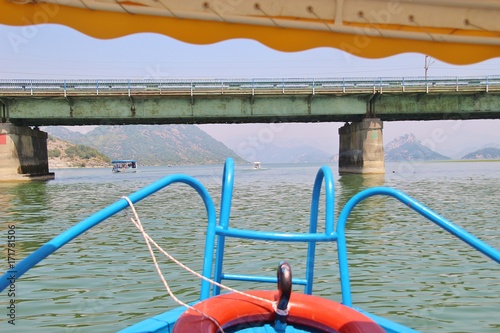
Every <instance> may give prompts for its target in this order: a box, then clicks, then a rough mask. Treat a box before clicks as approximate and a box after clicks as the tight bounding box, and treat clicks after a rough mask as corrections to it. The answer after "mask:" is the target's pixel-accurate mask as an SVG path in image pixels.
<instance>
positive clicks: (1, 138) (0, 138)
mask: <svg viewBox="0 0 500 333" xmlns="http://www.w3.org/2000/svg"><path fill="white" fill-rule="evenodd" d="M5 144H7V134H0V145H5Z"/></svg>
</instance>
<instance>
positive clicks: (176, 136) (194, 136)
mask: <svg viewBox="0 0 500 333" xmlns="http://www.w3.org/2000/svg"><path fill="white" fill-rule="evenodd" d="M43 130H44V131H46V132H48V133H49V134H51V135H53V136H55V137H58V138H60V139H63V140H65V141H68V142H71V143H74V144H79V145H87V146H90V147H94V148H96V149H98V150H99V151H100V152H102V153H103V154H105V155H107V156H109V157H110V158H111V159H136V160H138V162H139V163H140V164H141V165H169V164H172V165H182V164H212V163H223V162H224V161H225V159H226V158H227V157H233V158H234V159H235V161H236V162H244V161H243V160H242V159H241V158H240V157H239V156H238V155H236V153H234V152H233V151H232V150H230V149H229V148H227V147H226V146H225V145H224V144H222V143H221V142H219V141H217V140H215V139H213V138H212V137H211V136H209V135H208V134H206V133H205V132H203V131H202V130H200V129H199V128H198V127H196V126H194V125H123V126H97V127H96V128H94V129H93V130H91V131H90V132H87V133H85V134H82V133H79V132H75V131H71V130H68V129H67V128H64V127H58V126H49V127H44V128H43Z"/></svg>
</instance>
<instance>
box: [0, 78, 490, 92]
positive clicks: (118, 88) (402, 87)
mask: <svg viewBox="0 0 500 333" xmlns="http://www.w3.org/2000/svg"><path fill="white" fill-rule="evenodd" d="M453 91H455V92H492V91H500V76H483V77H479V76H473V77H428V78H424V77H406V78H405V77H402V78H394V77H379V78H331V79H329V78H321V79H294V78H288V79H279V78H276V79H273V78H258V79H165V80H23V79H15V80H2V81H0V96H31V95H43V96H80V95H128V96H131V95H181V94H182V95H191V96H194V95H197V94H200V95H202V94H235V95H246V94H251V95H256V94H272V95H277V94H287V93H290V94H305V95H311V94H312V95H315V94H330V93H340V94H366V93H405V92H408V93H412V92H413V93H415V92H419V93H433V92H435V93H438V92H453Z"/></svg>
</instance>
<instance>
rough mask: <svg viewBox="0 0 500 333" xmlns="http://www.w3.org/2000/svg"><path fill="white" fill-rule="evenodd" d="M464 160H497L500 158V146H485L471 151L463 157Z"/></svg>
mask: <svg viewBox="0 0 500 333" xmlns="http://www.w3.org/2000/svg"><path fill="white" fill-rule="evenodd" d="M461 159H462V160H496V159H500V149H499V148H483V149H480V150H476V151H474V152H472V153H469V154H467V155H465V156H463V157H462V158H461Z"/></svg>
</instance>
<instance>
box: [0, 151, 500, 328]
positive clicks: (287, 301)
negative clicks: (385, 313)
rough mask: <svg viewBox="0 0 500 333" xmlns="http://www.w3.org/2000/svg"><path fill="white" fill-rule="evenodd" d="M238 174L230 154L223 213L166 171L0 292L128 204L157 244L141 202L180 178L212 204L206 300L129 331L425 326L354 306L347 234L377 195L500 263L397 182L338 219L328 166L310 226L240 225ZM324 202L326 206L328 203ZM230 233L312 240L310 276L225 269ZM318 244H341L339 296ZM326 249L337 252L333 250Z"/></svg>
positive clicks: (42, 252)
mask: <svg viewBox="0 0 500 333" xmlns="http://www.w3.org/2000/svg"><path fill="white" fill-rule="evenodd" d="M234 180H235V177H234V161H233V160H232V159H230V158H229V159H227V160H226V163H225V165H224V170H223V177H222V189H221V193H222V194H221V199H220V201H221V204H220V211H219V214H217V213H216V208H215V205H214V201H213V200H212V196H211V195H210V194H209V192H208V191H207V189H206V188H205V187H204V185H203V184H202V183H201V182H199V181H198V180H197V179H195V178H193V177H191V176H188V175H184V174H173V175H169V176H166V177H164V178H163V179H160V180H158V181H156V182H154V183H152V184H150V185H148V186H146V187H144V188H142V189H140V190H138V191H136V192H134V193H132V194H130V195H129V196H128V197H122V198H121V199H119V200H118V201H116V202H115V203H113V204H111V205H110V206H108V207H106V208H104V209H102V210H101V211H99V212H96V213H95V214H93V215H91V216H90V217H88V218H86V219H84V220H82V221H81V222H79V223H78V224H76V225H75V226H73V227H71V228H70V229H68V230H66V231H64V232H63V233H61V234H60V235H58V236H56V237H55V238H54V239H52V240H51V241H49V242H47V243H46V244H44V245H43V246H41V247H40V248H39V249H37V250H36V251H34V252H33V253H31V254H30V255H29V256H27V257H26V258H25V259H23V260H22V261H21V262H19V263H18V264H17V265H16V266H15V267H12V268H11V269H10V270H9V271H7V272H6V273H5V274H4V275H3V276H2V278H0V291H3V290H4V289H5V288H6V287H8V286H9V285H10V284H11V283H14V282H15V281H16V280H17V279H19V278H20V277H21V276H22V275H23V274H24V273H26V272H27V271H28V270H30V269H31V268H33V267H34V266H35V265H36V264H37V263H39V262H40V261H42V260H43V259H45V258H46V257H48V256H49V255H50V254H52V253H53V252H55V251H56V250H58V249H60V248H61V247H62V246H64V245H65V244H67V243H68V242H70V241H71V240H73V239H74V238H76V237H78V236H80V235H81V234H83V233H84V232H86V231H87V230H89V229H91V228H92V227H94V226H96V225H98V224H99V223H101V222H103V221H105V220H106V219H107V218H109V217H111V216H113V215H115V214H117V213H119V212H120V211H123V210H125V209H131V210H132V212H133V213H134V214H135V221H134V223H135V224H136V226H137V228H138V229H139V230H140V231H141V232H142V233H143V236H144V239H145V240H146V241H147V243H148V245H149V246H157V244H156V243H154V242H153V240H152V239H150V238H149V236H148V235H147V234H146V233H145V232H144V230H143V229H142V225H141V224H140V218H139V216H138V215H137V214H136V212H135V208H134V204H135V203H137V202H139V201H141V200H143V199H146V198H147V197H149V196H150V195H152V194H154V193H156V192H158V191H159V190H162V189H164V188H167V187H168V186H169V185H171V184H174V183H184V184H187V185H188V186H189V187H191V188H193V189H194V190H195V191H196V192H197V194H198V195H199V196H200V197H201V199H202V200H203V203H204V205H205V209H206V219H207V227H206V239H205V248H204V252H205V255H204V258H203V268H202V272H201V273H197V272H193V274H198V275H199V277H200V281H201V282H200V283H201V287H200V292H199V300H198V301H196V302H194V303H192V304H189V305H187V304H186V305H183V306H181V307H177V308H174V309H168V310H167V311H166V312H164V313H161V314H158V315H156V316H154V317H152V318H149V319H146V320H144V321H141V322H139V323H137V324H135V325H133V326H130V327H128V328H126V329H123V330H121V331H119V332H120V333H139V332H142V333H144V332H151V333H153V332H169V333H186V332H189V333H198V332H199V333H202V332H203V333H205V332H211V333H217V332H225V333H229V332H232V333H236V332H245V333H256V332H263V333H264V332H268V333H269V332H277V333H290V332H294V333H296V332H314V333H325V332H337V333H383V332H386V333H415V332H417V331H416V330H414V329H412V328H410V327H406V326H403V325H401V324H398V323H396V322H393V321H391V320H388V319H385V318H382V317H379V316H377V315H375V314H372V313H370V312H367V311H364V310H362V309H360V308H358V307H356V306H354V304H353V302H352V298H351V282H350V275H349V264H348V257H347V243H348V240H347V239H346V233H345V230H346V222H347V220H348V218H349V215H350V213H351V211H352V210H353V209H354V207H355V206H356V205H358V204H359V203H360V202H362V201H363V200H365V199H367V198H370V197H373V196H388V197H392V198H394V199H396V200H398V201H400V202H401V203H403V204H404V205H405V206H406V207H408V209H409V210H413V211H415V212H417V213H418V214H421V215H422V216H423V217H425V218H426V219H428V220H429V221H430V222H431V223H434V224H435V225H437V226H438V227H440V228H442V229H444V230H445V231H447V232H449V233H450V234H452V235H454V236H455V237H456V238H457V241H463V242H464V243H465V244H467V245H469V246H470V247H471V249H475V250H477V251H479V252H480V253H482V254H484V255H485V256H487V257H489V258H490V259H492V260H493V261H495V262H496V263H500V251H498V250H497V249H495V248H493V247H491V246H489V245H488V244H486V243H485V242H483V241H482V240H480V239H478V238H476V237H475V236H473V235H472V234H470V233H468V232H467V231H465V230H464V229H462V228H460V227H458V226H456V225H455V224H453V223H452V222H450V221H449V220H447V219H445V218H443V217H441V216H440V215H438V214H437V213H435V212H433V211H432V210H430V209H429V208H428V207H426V206H424V205H423V204H421V203H419V202H418V201H417V200H415V199H413V198H411V197H410V196H408V195H407V194H405V193H403V192H400V191H398V190H396V189H393V188H387V187H374V188H369V189H365V190H363V191H361V192H359V193H357V194H355V195H354V196H353V197H352V198H351V199H350V200H349V201H347V203H346V204H345V206H344V207H343V208H342V209H341V210H340V214H339V216H338V218H337V219H336V220H335V217H334V208H335V207H334V202H335V200H334V177H333V174H332V171H331V169H330V168H329V167H327V166H323V167H321V168H320V169H319V170H318V172H317V175H316V179H315V181H314V184H313V191H312V201H311V212H310V225H309V228H308V230H306V231H304V232H300V233H283V232H279V231H261V230H249V229H242V228H239V227H238V226H236V225H234V226H233V225H230V220H231V219H230V216H231V200H232V196H233V184H234ZM320 203H322V205H324V207H323V206H321V207H320ZM319 211H322V212H323V211H324V214H325V216H324V223H325V224H324V226H319V227H318V216H319ZM318 229H320V230H321V231H318ZM228 238H239V239H250V240H261V241H262V240H264V241H269V242H304V243H306V244H307V254H306V256H305V258H306V260H305V264H306V270H305V276H299V277H297V276H294V275H293V274H292V267H291V266H290V265H289V264H288V263H287V262H282V261H281V259H280V258H279V257H277V258H276V263H277V271H276V275H270V276H260V275H248V274H239V273H238V272H236V273H234V272H227V271H226V270H225V268H224V255H225V251H226V246H225V244H226V240H227V239H228ZM317 243H331V245H332V246H331V247H330V249H331V251H332V252H334V251H335V249H336V252H337V253H336V257H337V259H338V271H339V273H340V280H339V284H340V290H341V297H340V300H339V301H332V300H330V299H326V298H323V297H319V296H315V295H313V283H314V280H315V273H314V264H315V259H316V255H317V254H316V245H317ZM158 247H159V245H158ZM150 251H151V250H150ZM322 254H323V255H328V256H331V255H332V253H322ZM167 255H168V254H167ZM171 259H172V258H171ZM154 260H155V259H154V255H153V261H154ZM172 260H174V259H172ZM332 269H333V268H332ZM224 280H236V281H248V282H254V283H255V284H258V285H260V284H259V283H262V285H263V286H267V287H268V286H269V283H274V284H275V285H276V286H277V287H276V288H275V289H272V290H269V289H268V288H258V289H252V290H246V291H241V290H234V289H230V288H229V291H225V292H221V289H228V288H227V287H225V286H224V285H223V284H222V283H223V281H224ZM293 285H299V286H303V287H304V291H303V292H293V291H292V286H293ZM193 288H197V286H193ZM332 294H333V293H332Z"/></svg>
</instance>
